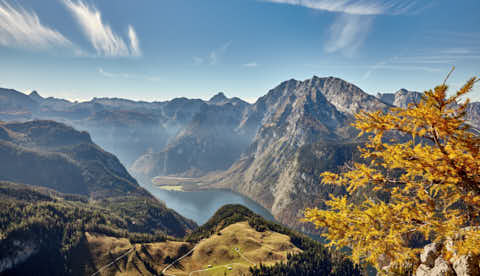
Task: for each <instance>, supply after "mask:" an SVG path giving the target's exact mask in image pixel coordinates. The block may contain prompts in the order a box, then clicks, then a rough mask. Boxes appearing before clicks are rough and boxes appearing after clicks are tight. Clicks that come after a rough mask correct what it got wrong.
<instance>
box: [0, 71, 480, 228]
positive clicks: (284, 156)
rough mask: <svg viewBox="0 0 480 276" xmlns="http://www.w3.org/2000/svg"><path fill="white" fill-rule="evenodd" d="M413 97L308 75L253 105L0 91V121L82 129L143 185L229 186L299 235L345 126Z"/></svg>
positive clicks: (349, 141) (340, 153)
mask: <svg viewBox="0 0 480 276" xmlns="http://www.w3.org/2000/svg"><path fill="white" fill-rule="evenodd" d="M421 95H422V93H419V92H414V91H408V90H406V89H401V90H399V91H397V92H395V93H379V94H377V95H376V96H373V95H370V94H368V93H366V92H364V91H363V90H362V89H360V88H359V87H357V86H355V85H354V84H351V83H349V82H347V81H344V80H342V79H339V78H335V77H326V78H319V77H316V76H314V77H313V78H311V79H307V80H305V81H298V80H294V79H291V80H288V81H285V82H282V83H281V84H280V85H278V86H277V87H275V88H273V89H271V90H270V91H268V93H267V94H266V95H265V96H263V97H261V98H259V99H258V100H257V101H256V102H255V103H254V104H250V103H247V102H245V101H242V100H241V99H239V98H228V97H226V96H225V95H224V94H223V93H218V94H217V95H215V96H213V97H212V98H211V99H210V100H208V101H204V100H199V99H186V98H177V99H173V100H171V101H165V102H137V101H130V100H125V99H118V98H94V99H92V100H91V101H88V102H80V103H79V102H70V101H66V100H63V99H56V98H43V97H41V96H40V95H39V94H38V93H37V92H32V93H31V94H29V95H26V94H23V93H21V92H17V91H14V90H6V89H2V90H0V106H2V107H6V106H14V107H15V108H2V109H1V111H0V119H2V120H9V121H12V120H19V121H24V120H30V119H34V118H40V119H49V120H56V121H61V122H64V123H66V124H69V125H72V126H74V127H76V128H78V129H81V130H86V131H88V132H89V133H90V135H91V137H92V139H93V141H94V142H95V143H97V144H99V145H100V146H101V147H102V148H105V149H106V150H108V151H111V152H113V153H115V154H116V155H117V156H118V157H119V158H120V160H122V162H123V163H125V164H127V166H128V168H129V171H130V172H131V173H132V175H133V176H134V177H135V178H136V179H138V180H140V182H141V183H143V184H145V185H150V184H151V183H150V181H151V179H152V177H156V176H166V175H167V176H172V175H174V176H182V177H191V178H195V181H194V183H195V184H192V185H187V186H185V188H186V189H210V188H222V189H230V190H232V191H235V192H238V193H241V194H243V195H246V196H248V197H250V198H252V199H253V200H255V201H256V202H258V203H260V204H261V205H263V206H264V207H265V208H267V209H268V210H270V211H271V212H272V214H273V215H274V216H275V218H276V219H277V220H278V221H280V222H282V223H284V224H286V225H289V226H293V227H297V228H298V229H302V230H304V231H309V229H306V228H305V226H304V225H303V224H302V223H300V222H299V218H300V217H301V216H302V212H301V211H302V210H303V209H304V208H305V207H312V206H319V205H320V206H321V204H322V200H323V199H325V198H326V197H327V196H328V194H329V193H331V192H334V193H342V191H341V189H339V188H338V187H333V186H326V185H322V184H320V182H321V179H320V178H319V174H320V173H321V172H323V171H325V170H333V171H335V170H338V169H339V167H341V166H342V165H343V164H344V163H345V162H348V161H349V160H351V159H354V158H356V156H358V151H357V147H358V146H361V145H362V143H363V141H362V140H361V139H359V138H357V131H356V130H355V129H354V128H353V127H351V123H352V122H353V120H354V114H355V113H357V112H359V111H376V110H383V111H387V110H388V109H389V108H392V107H394V106H397V107H406V106H408V104H410V103H415V102H417V101H418V100H419V99H420V98H421ZM467 118H468V120H469V122H470V123H471V124H472V125H473V126H475V127H479V126H480V103H471V104H470V105H469V109H468V112H467ZM160 184H161V183H160Z"/></svg>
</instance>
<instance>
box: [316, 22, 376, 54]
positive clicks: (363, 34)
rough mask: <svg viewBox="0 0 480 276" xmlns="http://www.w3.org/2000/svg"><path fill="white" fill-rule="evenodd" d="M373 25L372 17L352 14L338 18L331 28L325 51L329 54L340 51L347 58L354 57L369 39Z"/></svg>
mask: <svg viewBox="0 0 480 276" xmlns="http://www.w3.org/2000/svg"><path fill="white" fill-rule="evenodd" d="M372 23H373V17H371V16H365V15H364V16H360V15H351V14H343V15H340V16H338V17H337V18H336V20H335V22H334V23H333V25H331V26H330V29H329V39H328V40H327V42H326V44H325V51H326V52H327V53H334V52H337V51H340V52H341V53H343V54H344V55H345V56H349V57H351V56H353V55H354V54H355V52H356V51H357V49H358V48H359V47H360V46H362V44H363V42H364V41H365V39H366V38H367V35H368V33H369V32H370V29H371V27H372Z"/></svg>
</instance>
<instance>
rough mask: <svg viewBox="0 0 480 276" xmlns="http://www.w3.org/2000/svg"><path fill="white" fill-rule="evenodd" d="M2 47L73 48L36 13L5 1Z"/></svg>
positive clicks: (0, 15)
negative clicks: (44, 23) (43, 22)
mask: <svg viewBox="0 0 480 276" xmlns="http://www.w3.org/2000/svg"><path fill="white" fill-rule="evenodd" d="M0 45H3V46H7V47H14V48H27V49H36V50H46V49H50V48H56V47H72V46H73V44H72V42H70V40H68V39H67V38H65V37H64V36H63V35H62V34H61V33H60V32H58V31H56V30H54V29H52V28H50V27H47V26H45V25H43V24H42V22H41V21H40V19H39V17H38V16H37V14H36V13H35V12H33V11H27V10H25V9H24V8H23V7H21V6H19V5H16V6H13V5H10V4H8V3H7V2H5V1H3V0H2V1H0Z"/></svg>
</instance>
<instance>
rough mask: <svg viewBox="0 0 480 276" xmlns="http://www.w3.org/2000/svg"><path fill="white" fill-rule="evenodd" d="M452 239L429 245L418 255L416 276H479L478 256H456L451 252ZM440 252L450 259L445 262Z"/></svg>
mask: <svg viewBox="0 0 480 276" xmlns="http://www.w3.org/2000/svg"><path fill="white" fill-rule="evenodd" d="M451 244H452V239H448V240H447V241H446V242H445V243H443V244H442V243H431V244H428V245H426V246H425V247H424V248H423V251H422V253H421V254H420V261H421V262H422V263H421V264H420V266H419V267H418V268H417V270H416V273H415V275H416V276H455V275H456V276H480V256H473V255H467V256H465V255H464V256H458V255H457V254H456V253H455V252H454V251H452V247H451ZM442 250H444V251H447V252H449V255H452V257H451V258H450V259H449V260H448V261H447V260H445V259H444V258H443V256H442Z"/></svg>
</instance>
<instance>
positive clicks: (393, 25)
mask: <svg viewBox="0 0 480 276" xmlns="http://www.w3.org/2000/svg"><path fill="white" fill-rule="evenodd" d="M479 11H480V1H478V0H459V1H451V0H416V1H415V0H155V1H154V0H137V1H133V0H124V1H111V0H42V1H38V0H15V1H13V0H0V61H1V63H0V87H7V88H14V89H17V90H20V91H30V90H32V89H35V90H37V91H39V93H40V94H41V95H44V96H55V97H62V98H69V99H73V100H88V99H91V98H92V97H123V98H130V99H137V100H148V101H153V100H166V99H171V98H174V97H179V96H185V97H191V98H204V99H208V98H209V97H211V96H212V95H213V94H215V93H216V92H218V91H224V92H225V93H226V94H227V95H228V96H238V97H240V98H243V99H246V100H248V101H255V100H256V98H258V97H259V96H262V95H264V94H265V93H266V92H267V91H268V90H269V89H271V88H273V87H275V86H276V85H277V84H279V83H280V82H281V81H284V80H287V79H290V78H295V79H300V80H303V79H307V78H310V77H312V76H313V75H317V76H320V77H322V76H336V77H340V78H343V79H345V80H347V81H350V82H352V83H354V84H356V85H358V86H359V87H360V88H362V89H364V90H365V91H366V92H368V93H371V94H375V93H377V92H394V91H396V90H398V89H400V88H407V89H410V90H418V91H423V90H425V89H427V88H431V87H432V86H434V85H436V84H438V83H440V82H441V81H443V78H444V77H445V75H446V74H447V73H448V71H449V70H450V68H451V67H452V66H453V65H455V66H456V68H457V69H456V71H455V73H454V74H453V76H452V78H451V79H450V81H449V83H450V84H451V85H452V86H453V88H455V87H457V86H458V85H460V84H461V83H462V82H464V81H465V80H466V79H468V78H469V77H472V76H474V75H477V76H478V75H480V30H479V27H480V17H479V16H478V12H479ZM478 91H480V89H477V90H476V92H475V94H474V95H472V97H473V98H476V99H479V100H480V96H479V95H478V94H479V92H478Z"/></svg>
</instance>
